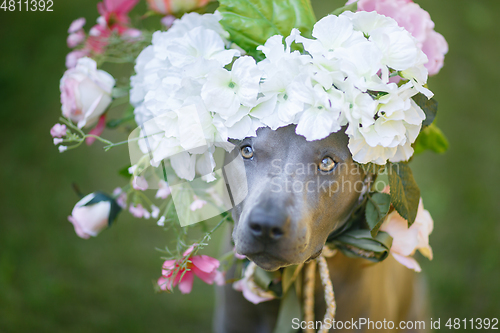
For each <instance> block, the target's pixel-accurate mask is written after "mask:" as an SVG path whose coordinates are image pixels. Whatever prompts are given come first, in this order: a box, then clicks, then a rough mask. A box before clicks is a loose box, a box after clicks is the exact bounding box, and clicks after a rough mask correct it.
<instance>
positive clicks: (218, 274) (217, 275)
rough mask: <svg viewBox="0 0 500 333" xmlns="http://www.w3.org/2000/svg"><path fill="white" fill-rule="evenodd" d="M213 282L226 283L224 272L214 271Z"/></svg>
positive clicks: (220, 284)
mask: <svg viewBox="0 0 500 333" xmlns="http://www.w3.org/2000/svg"><path fill="white" fill-rule="evenodd" d="M214 282H215V284H216V285H218V286H223V285H225V284H226V277H225V274H224V272H220V271H215V280H214Z"/></svg>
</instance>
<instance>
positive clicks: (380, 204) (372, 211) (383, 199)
mask: <svg viewBox="0 0 500 333" xmlns="http://www.w3.org/2000/svg"><path fill="white" fill-rule="evenodd" d="M390 206H391V196H390V195H389V194H387V193H379V192H375V193H373V194H369V195H368V202H367V203H366V209H365V217H366V222H367V223H368V226H369V227H370V230H371V235H372V237H375V236H377V233H378V230H379V229H380V226H381V225H382V222H384V218H385V216H386V215H387V212H389V207H390Z"/></svg>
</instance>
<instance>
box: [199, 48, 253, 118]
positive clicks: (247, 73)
mask: <svg viewBox="0 0 500 333" xmlns="http://www.w3.org/2000/svg"><path fill="white" fill-rule="evenodd" d="M261 77H262V72H261V71H260V70H259V68H258V67H257V64H256V63H255V60H254V59H253V58H252V57H249V56H243V57H240V58H238V59H236V61H235V62H234V63H233V67H232V69H231V71H228V70H226V69H224V68H217V69H214V70H212V71H211V72H210V73H209V74H208V76H207V81H206V83H205V84H204V86H203V88H202V89H201V97H202V99H203V101H204V102H205V104H206V106H207V108H208V109H209V110H210V111H212V112H215V113H217V114H219V115H220V117H222V118H223V119H225V120H227V119H228V118H229V117H231V116H234V115H235V114H236V113H237V112H238V110H240V106H242V105H243V106H246V107H253V106H255V105H256V104H257V96H258V94H259V82H260V79H261Z"/></svg>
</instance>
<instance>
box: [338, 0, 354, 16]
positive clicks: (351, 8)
mask: <svg viewBox="0 0 500 333" xmlns="http://www.w3.org/2000/svg"><path fill="white" fill-rule="evenodd" d="M357 10H358V2H357V1H356V2H354V3H351V4H350V5H345V6H344V7H340V8H337V9H335V10H334V11H333V12H332V15H336V16H339V15H340V14H342V13H343V12H347V11H350V12H353V13H355V12H356V11H357Z"/></svg>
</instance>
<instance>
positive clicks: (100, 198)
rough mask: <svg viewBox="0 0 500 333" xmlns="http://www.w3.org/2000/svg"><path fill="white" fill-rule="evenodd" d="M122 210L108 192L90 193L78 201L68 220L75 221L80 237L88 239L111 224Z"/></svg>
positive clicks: (74, 224)
mask: <svg viewBox="0 0 500 333" xmlns="http://www.w3.org/2000/svg"><path fill="white" fill-rule="evenodd" d="M120 210H121V209H120V207H119V206H118V204H117V203H116V202H115V201H114V200H113V199H112V198H111V197H109V196H107V195H106V194H104V193H101V192H95V193H90V194H89V195H87V196H85V197H84V198H83V199H81V200H80V201H78V202H77V203H76V205H75V208H73V212H72V213H71V215H70V216H68V221H69V222H71V223H73V226H74V227H75V232H76V234H77V235H78V236H79V237H81V238H85V239H88V238H90V236H92V237H95V236H97V235H98V234H99V232H101V231H102V230H103V229H105V228H107V227H108V226H109V225H111V223H112V221H113V220H114V219H115V218H116V216H117V215H118V213H119V212H120Z"/></svg>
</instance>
